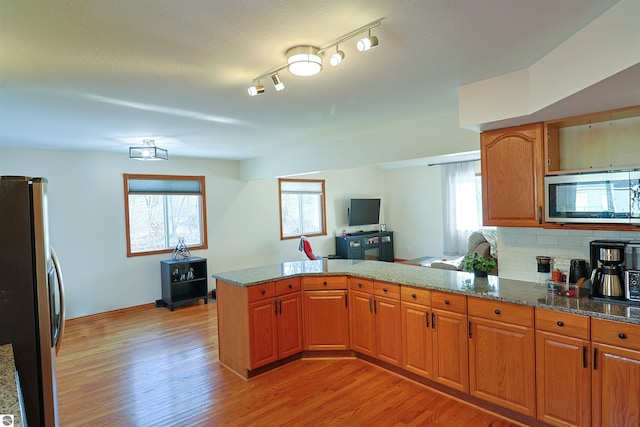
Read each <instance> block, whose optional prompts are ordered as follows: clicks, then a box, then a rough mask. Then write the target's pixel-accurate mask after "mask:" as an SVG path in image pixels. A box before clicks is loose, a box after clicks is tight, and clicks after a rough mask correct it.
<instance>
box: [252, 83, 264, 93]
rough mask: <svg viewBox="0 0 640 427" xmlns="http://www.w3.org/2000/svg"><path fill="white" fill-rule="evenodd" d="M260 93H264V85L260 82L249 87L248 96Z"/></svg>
mask: <svg viewBox="0 0 640 427" xmlns="http://www.w3.org/2000/svg"><path fill="white" fill-rule="evenodd" d="M261 93H264V86H262V85H261V84H260V83H258V84H257V85H253V86H250V87H249V96H256V95H260V94H261Z"/></svg>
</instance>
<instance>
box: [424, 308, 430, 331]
mask: <svg viewBox="0 0 640 427" xmlns="http://www.w3.org/2000/svg"><path fill="white" fill-rule="evenodd" d="M424 321H425V323H426V325H427V328H428V327H429V312H428V311H425V312H424Z"/></svg>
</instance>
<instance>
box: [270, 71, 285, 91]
mask: <svg viewBox="0 0 640 427" xmlns="http://www.w3.org/2000/svg"><path fill="white" fill-rule="evenodd" d="M271 80H272V81H273V87H275V88H276V90H277V91H278V92H280V91H281V90H283V89H284V83H282V80H280V76H279V75H278V73H276V74H274V75H272V76H271Z"/></svg>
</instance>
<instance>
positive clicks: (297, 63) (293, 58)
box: [249, 18, 384, 96]
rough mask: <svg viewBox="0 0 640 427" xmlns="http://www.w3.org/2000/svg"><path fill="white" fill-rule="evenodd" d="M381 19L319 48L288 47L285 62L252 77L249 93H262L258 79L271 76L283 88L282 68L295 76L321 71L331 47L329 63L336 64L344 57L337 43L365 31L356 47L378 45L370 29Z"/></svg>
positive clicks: (277, 86)
mask: <svg viewBox="0 0 640 427" xmlns="http://www.w3.org/2000/svg"><path fill="white" fill-rule="evenodd" d="M383 19H384V18H380V19H377V20H375V21H373V22H371V23H369V24H367V25H365V26H362V27H360V28H358V29H356V30H353V31H351V32H350V33H347V34H345V35H344V36H342V37H340V38H338V39H337V40H335V41H333V42H331V43H329V44H328V45H326V46H323V47H320V48H318V47H315V46H311V45H300V46H294V47H292V48H290V49H288V50H287V52H286V57H287V63H286V64H284V65H281V66H279V67H276V68H274V69H272V70H271V71H268V72H266V73H264V74H262V75H261V76H258V77H256V78H255V79H253V85H252V86H251V87H249V95H251V96H255V95H259V94H261V93H264V86H262V85H261V84H260V81H261V80H263V79H266V78H268V77H271V80H272V81H273V85H274V87H275V89H276V91H278V92H280V91H281V90H283V89H284V83H282V80H281V79H280V76H279V75H278V72H280V71H282V70H284V69H288V70H289V72H290V73H291V74H293V75H295V76H303V77H308V76H315V75H316V74H318V73H319V72H320V71H322V57H323V56H324V53H325V52H326V51H327V50H329V49H331V48H333V47H335V48H336V51H335V53H333V54H332V55H331V57H330V58H329V63H330V64H331V65H332V66H334V67H336V66H338V65H339V64H340V63H341V62H342V61H343V60H344V57H345V55H344V52H343V51H341V50H339V49H338V44H342V43H344V42H345V41H347V40H351V39H352V38H354V37H356V36H358V35H360V34H362V33H364V32H365V31H368V33H369V35H368V37H364V38H362V39H360V40H358V43H357V45H356V47H357V49H358V50H359V51H361V52H364V51H367V50H369V49H372V48H374V47H376V46H378V38H377V37H375V36H371V29H372V28H375V27H377V26H378V25H380V23H381V22H382V20H383Z"/></svg>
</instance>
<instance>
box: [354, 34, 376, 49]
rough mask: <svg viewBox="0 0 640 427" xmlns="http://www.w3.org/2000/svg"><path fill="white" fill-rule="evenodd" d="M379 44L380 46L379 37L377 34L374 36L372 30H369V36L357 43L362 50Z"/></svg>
mask: <svg viewBox="0 0 640 427" xmlns="http://www.w3.org/2000/svg"><path fill="white" fill-rule="evenodd" d="M377 46H378V38H377V37H376V36H372V35H371V31H369V37H363V38H361V39H360V40H358V43H356V47H357V48H358V50H359V51H360V52H365V51H367V50H369V49H373V48H374V47H377Z"/></svg>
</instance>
